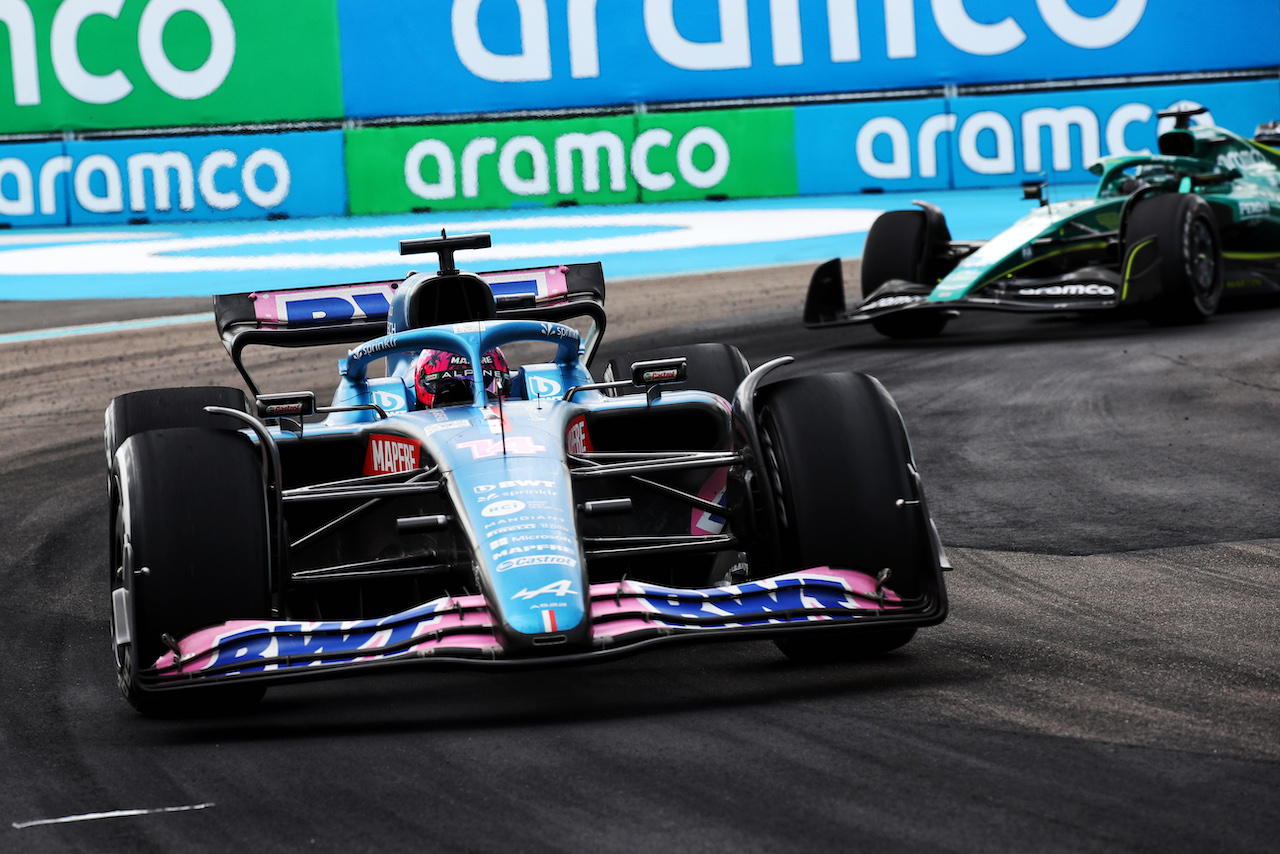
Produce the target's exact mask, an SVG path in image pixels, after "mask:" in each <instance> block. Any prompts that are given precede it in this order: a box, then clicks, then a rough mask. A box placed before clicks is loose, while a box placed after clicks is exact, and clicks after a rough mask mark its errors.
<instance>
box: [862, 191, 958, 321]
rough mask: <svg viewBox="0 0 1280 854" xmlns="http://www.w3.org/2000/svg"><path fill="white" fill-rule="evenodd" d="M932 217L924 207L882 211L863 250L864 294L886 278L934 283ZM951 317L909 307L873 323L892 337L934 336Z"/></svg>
mask: <svg viewBox="0 0 1280 854" xmlns="http://www.w3.org/2000/svg"><path fill="white" fill-rule="evenodd" d="M927 243H928V220H927V219H926V217H925V213H924V211H889V212H888V213H884V214H881V215H880V216H879V217H878V218H877V219H876V221H875V222H874V223H872V224H871V230H870V231H869V232H868V233H867V242H866V245H865V247H864V248H863V250H862V298H863V300H866V299H867V298H868V297H870V296H871V295H872V294H873V293H875V292H876V291H877V290H878V289H879V288H880V286H881V285H883V284H884V283H885V282H889V281H892V280H894V279H899V280H902V281H906V282H914V283H916V284H924V285H928V286H930V287H932V286H933V285H935V284H937V283H936V282H928V281H923V280H924V279H927V278H929V275H928V268H929V264H928V258H927V254H928V251H929V247H928V245H927ZM950 319H951V318H950V317H949V316H948V315H947V314H945V313H944V312H941V311H927V310H926V311H922V310H915V311H905V312H899V313H896V314H891V315H888V316H885V317H880V318H877V319H875V320H873V321H871V325H872V326H874V327H875V328H876V331H877V332H879V333H880V334H881V335H885V336H887V337H889V338H902V339H911V338H933V337H935V336H937V335H938V334H939V333H941V332H942V329H943V327H945V326H946V325H947V322H948V321H949V320H950Z"/></svg>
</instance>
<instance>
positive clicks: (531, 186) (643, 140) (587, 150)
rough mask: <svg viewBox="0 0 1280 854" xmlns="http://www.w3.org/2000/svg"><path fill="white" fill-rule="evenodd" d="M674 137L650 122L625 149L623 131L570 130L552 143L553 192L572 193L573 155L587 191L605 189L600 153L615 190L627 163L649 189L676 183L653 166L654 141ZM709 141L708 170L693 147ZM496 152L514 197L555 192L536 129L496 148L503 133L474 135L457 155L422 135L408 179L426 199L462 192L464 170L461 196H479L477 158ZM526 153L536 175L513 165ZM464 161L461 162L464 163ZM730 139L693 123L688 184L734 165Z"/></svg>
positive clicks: (717, 178)
mask: <svg viewBox="0 0 1280 854" xmlns="http://www.w3.org/2000/svg"><path fill="white" fill-rule="evenodd" d="M673 142H675V137H674V135H673V134H672V133H671V131H669V130H664V129H662V128H650V129H649V130H646V131H644V132H643V133H641V134H640V135H639V136H637V137H636V139H635V142H633V143H632V145H631V151H630V156H628V152H627V146H626V143H624V142H623V140H622V137H620V136H618V135H617V134H616V133H612V132H610V131H607V130H601V131H596V132H595V133H589V134H588V133H566V134H562V135H561V136H558V137H556V140H555V142H554V143H553V146H552V147H553V154H554V157H555V162H554V174H555V183H556V192H558V193H561V194H565V195H567V194H569V193H573V192H574V191H575V190H576V188H577V180H576V178H577V176H576V173H575V170H574V165H573V164H574V160H575V157H574V155H577V156H578V158H580V159H581V162H582V190H583V192H584V193H598V192H600V188H601V183H600V177H601V176H600V171H601V170H600V163H601V159H602V157H603V160H604V163H605V166H606V168H607V169H608V172H609V175H608V178H609V189H610V190H611V191H612V192H615V193H622V192H625V191H626V189H627V174H628V165H629V166H630V174H631V176H632V177H633V178H634V179H635V182H636V183H637V184H639V185H640V186H641V187H644V188H645V189H646V190H650V191H653V192H661V191H663V190H669V189H671V188H672V187H674V186H675V185H676V179H675V176H674V175H672V174H671V173H670V172H655V171H653V170H652V168H650V166H649V152H650V151H652V150H653V149H654V148H670V147H671V144H672V143H673ZM702 146H705V147H706V148H708V149H709V150H710V153H711V163H710V165H708V166H707V167H706V168H705V169H702V168H700V167H699V166H698V165H697V164H695V163H694V159H693V158H694V152H695V151H696V150H697V149H698V148H699V147H702ZM495 154H496V155H497V157H498V180H500V181H501V182H502V186H503V187H505V188H506V189H507V191H508V192H510V193H513V194H515V195H517V196H545V195H549V194H550V193H551V178H552V172H553V170H552V160H551V155H549V154H548V153H547V147H546V146H545V145H543V143H542V142H541V141H540V140H539V139H538V138H537V137H534V136H513V137H512V138H511V139H509V140H507V141H506V142H505V143H503V145H502V147H501V149H499V147H498V139H497V137H493V136H480V137H476V138H475V139H472V140H470V141H469V142H468V143H467V144H466V146H464V147H463V149H462V154H461V157H460V158H455V157H454V153H453V150H452V149H450V148H449V146H448V145H447V144H446V143H445V142H444V141H443V140H439V139H424V140H422V141H421V142H419V143H417V144H416V145H414V146H413V148H411V149H409V153H408V154H407V155H406V156H405V159H404V180H405V186H407V187H408V188H409V191H410V192H412V193H413V194H414V195H415V196H419V197H420V198H423V199H431V200H435V199H453V198H456V197H457V195H458V189H459V188H458V172H459V168H461V172H462V187H461V189H462V195H463V197H464V198H468V199H474V198H476V197H477V196H479V195H480V162H481V159H482V158H484V157H491V156H493V155H495ZM522 154H523V155H528V161H529V162H531V163H532V170H531V174H530V175H529V176H528V177H525V176H524V175H521V174H520V172H519V171H518V170H517V169H516V160H517V158H518V157H520V155H522ZM427 158H432V159H433V160H435V164H436V170H437V172H438V174H439V177H438V178H437V179H436V180H434V181H428V180H427V179H426V178H424V177H423V174H422V166H423V161H425V160H426V159H427ZM459 160H461V165H460V166H459ZM729 161H730V152H729V144H728V143H727V142H725V139H724V137H723V136H721V135H720V133H719V132H718V131H716V130H715V129H714V128H709V127H696V128H693V129H692V130H690V131H689V132H688V133H686V134H685V135H684V136H682V137H681V138H680V141H679V142H678V143H676V168H677V170H678V171H679V173H680V177H681V178H683V179H684V181H685V183H687V184H689V185H690V186H692V187H696V188H697V189H700V190H708V189H711V188H712V187H714V186H716V185H717V184H719V183H720V182H721V181H723V180H724V178H725V175H727V174H728V172H729Z"/></svg>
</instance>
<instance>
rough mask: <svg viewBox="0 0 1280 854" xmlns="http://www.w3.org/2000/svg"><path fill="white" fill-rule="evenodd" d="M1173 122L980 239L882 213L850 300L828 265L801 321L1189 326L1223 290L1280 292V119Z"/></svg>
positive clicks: (1180, 118)
mask: <svg viewBox="0 0 1280 854" xmlns="http://www.w3.org/2000/svg"><path fill="white" fill-rule="evenodd" d="M1203 112H1205V110H1204V108H1203V107H1200V108H1196V109H1189V110H1173V111H1170V112H1165V113H1160V116H1161V117H1162V118H1166V117H1167V118H1171V119H1173V120H1174V122H1175V126H1174V128H1173V129H1172V130H1170V131H1168V132H1166V133H1164V134H1161V136H1160V139H1159V148H1160V153H1159V154H1136V155H1123V156H1116V157H1107V158H1104V159H1102V160H1100V161H1098V162H1097V163H1094V164H1093V165H1092V166H1090V170H1091V171H1092V172H1093V173H1094V174H1096V175H1097V176H1098V188H1097V191H1096V193H1095V195H1094V197H1093V198H1089V199H1072V200H1070V201H1064V202H1055V203H1053V204H1050V203H1049V200H1048V198H1047V197H1046V196H1045V193H1044V185H1043V184H1029V185H1025V186H1024V196H1025V197H1026V198H1028V199H1035V200H1039V201H1040V203H1041V204H1040V207H1038V208H1035V209H1034V210H1032V211H1031V212H1030V213H1029V214H1027V215H1026V216H1024V217H1022V218H1021V219H1020V220H1018V221H1017V222H1016V223H1014V224H1013V225H1012V226H1010V227H1009V228H1008V229H1006V230H1005V231H1003V232H1001V233H1000V234H998V235H996V236H995V237H993V238H992V239H991V240H988V241H959V240H952V239H951V233H950V230H949V229H948V228H947V222H946V219H945V217H944V216H943V214H942V211H941V210H939V209H938V208H937V207H935V206H934V205H931V204H928V203H926V202H916V205H917V206H918V207H919V208H920V210H909V211H908V210H904V211H890V212H888V213H885V214H883V215H882V216H881V217H879V218H878V219H877V220H876V221H875V223H874V224H873V225H872V227H871V231H870V232H869V233H868V234H867V242H866V246H865V248H864V250H863V255H862V299H861V300H859V301H858V303H857V304H856V305H855V306H853V307H852V308H851V307H849V306H847V305H846V302H845V293H844V281H843V278H842V272H841V266H840V262H839V260H838V259H837V260H834V261H829V262H827V263H826V264H823V265H822V266H820V267H819V268H818V269H817V270H816V271H815V272H814V274H813V278H812V280H811V281H810V285H809V292H808V296H807V298H806V300H805V307H804V323H805V326H807V327H809V328H820V327H825V326H834V325H840V324H845V323H870V324H872V325H873V326H874V327H875V328H876V330H877V331H878V332H880V333H881V334H884V335H887V336H889V337H892V338H927V337H932V336H934V335H937V334H938V333H940V332H941V331H942V329H943V327H944V326H946V324H947V322H948V321H949V320H951V319H952V318H953V317H956V316H958V315H959V314H960V313H961V312H962V311H974V310H985V311H1016V312H1096V311H1114V310H1117V309H1131V310H1132V311H1135V312H1138V313H1141V314H1143V315H1145V316H1146V317H1147V318H1148V319H1149V320H1150V321H1151V322H1153V323H1155V324H1160V325H1166V324H1181V323H1198V322H1201V321H1203V320H1205V319H1206V318H1208V317H1209V316H1210V315H1212V314H1213V313H1214V312H1215V311H1217V309H1218V304H1219V302H1220V301H1221V300H1222V299H1223V298H1234V297H1237V296H1252V295H1260V294H1280V148H1277V146H1280V122H1272V123H1269V124H1265V125H1262V126H1261V127H1259V128H1258V130H1257V132H1256V133H1255V135H1254V138H1253V139H1251V140H1250V139H1245V138H1243V137H1240V136H1237V135H1236V134H1234V133H1232V132H1231V131H1229V130H1226V129H1224V128H1218V127H1208V126H1198V127H1192V126H1191V123H1190V121H1191V117H1192V116H1195V115H1197V114H1199V113H1203Z"/></svg>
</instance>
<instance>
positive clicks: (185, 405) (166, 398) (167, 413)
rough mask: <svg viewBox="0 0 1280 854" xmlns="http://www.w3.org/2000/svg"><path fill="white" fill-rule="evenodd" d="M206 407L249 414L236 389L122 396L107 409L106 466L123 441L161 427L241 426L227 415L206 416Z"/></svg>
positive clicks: (152, 391)
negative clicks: (219, 407)
mask: <svg viewBox="0 0 1280 854" xmlns="http://www.w3.org/2000/svg"><path fill="white" fill-rule="evenodd" d="M206 406H222V407H226V408H227V409H237V410H239V411H241V412H248V411H249V406H248V399H247V398H246V397H245V393H244V392H243V391H241V390H240V389H238V388H230V387H227V386H191V387H184V388H152V389H146V390H145V391H135V392H130V393H129V394H122V395H120V396H119V397H117V398H115V399H114V400H112V401H111V403H110V404H108V406H107V411H106V425H105V429H104V432H103V438H104V440H105V442H106V450H107V465H108V466H110V465H111V460H112V458H113V457H114V456H115V453H116V449H117V448H119V447H120V446H121V445H122V444H123V443H124V440H125V439H128V438H129V437H130V436H132V435H134V434H135V433H145V432H146V431H147V430H159V429H161V428H162V427H215V428H221V429H224V430H239V429H240V428H241V427H243V426H244V424H243V423H241V422H239V421H237V420H236V419H234V418H232V417H230V416H227V415H218V414H216V413H210V412H205V411H204V408H205V407H206Z"/></svg>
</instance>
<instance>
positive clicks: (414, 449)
mask: <svg viewBox="0 0 1280 854" xmlns="http://www.w3.org/2000/svg"><path fill="white" fill-rule="evenodd" d="M420 447H421V446H419V444H418V443H417V442H415V441H413V440H412V439H406V438H404V437H403V436H387V435H384V434H382V433H374V434H373V435H372V436H370V437H369V449H368V451H366V452H365V456H364V473H365V474H392V473H394V472H398V471H413V470H414V469H416V468H417V467H418V456H419V449H420Z"/></svg>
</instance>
